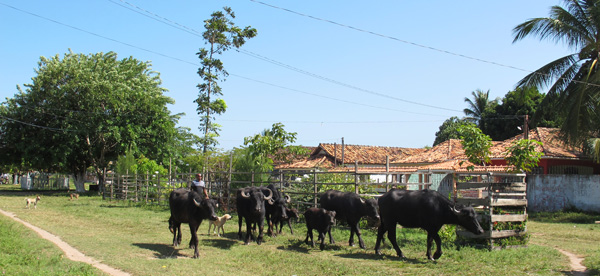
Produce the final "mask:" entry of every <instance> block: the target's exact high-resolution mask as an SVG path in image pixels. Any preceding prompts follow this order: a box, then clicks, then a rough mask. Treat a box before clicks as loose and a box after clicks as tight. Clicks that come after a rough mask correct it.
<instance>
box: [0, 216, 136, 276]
mask: <svg viewBox="0 0 600 276" xmlns="http://www.w3.org/2000/svg"><path fill="white" fill-rule="evenodd" d="M0 213H2V214H3V215H5V216H7V217H10V218H12V219H13V220H15V221H17V222H20V223H22V224H23V225H25V226H27V227H29V228H30V229H32V230H33V231H35V232H36V233H38V234H39V235H40V236H41V237H42V238H44V239H47V240H49V241H51V242H53V243H54V244H56V245H57V246H58V247H59V248H60V249H61V250H62V251H64V252H65V255H66V256H67V258H69V259H71V260H73V261H76V262H84V263H88V264H91V265H92V266H94V267H96V268H98V269H100V270H102V271H104V272H106V273H108V274H110V275H114V276H127V275H130V274H129V273H127V272H124V271H121V270H118V269H115V268H112V267H110V266H108V265H105V264H103V263H100V262H99V261H97V260H95V259H93V258H91V257H88V256H85V255H84V254H83V253H81V252H80V251H79V250H77V249H75V248H74V247H72V246H70V245H69V244H67V243H66V242H64V241H63V240H61V239H60V237H58V236H55V235H53V234H51V233H49V232H48V231H46V230H44V229H41V228H39V227H36V226H34V225H32V224H30V223H28V222H26V221H23V220H21V219H19V218H17V216H16V215H15V214H13V213H10V212H6V211H4V210H2V209H0Z"/></svg>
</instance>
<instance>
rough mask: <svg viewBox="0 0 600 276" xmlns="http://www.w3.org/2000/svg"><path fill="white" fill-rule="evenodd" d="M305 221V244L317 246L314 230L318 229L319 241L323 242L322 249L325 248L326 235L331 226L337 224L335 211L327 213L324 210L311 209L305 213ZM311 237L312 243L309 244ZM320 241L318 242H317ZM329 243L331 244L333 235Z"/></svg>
mask: <svg viewBox="0 0 600 276" xmlns="http://www.w3.org/2000/svg"><path fill="white" fill-rule="evenodd" d="M304 219H306V228H307V232H306V240H304V242H305V243H306V244H308V245H311V246H313V247H314V246H315V241H314V239H313V233H312V230H313V229H317V231H318V232H319V240H320V241H321V247H320V249H321V250H323V248H325V234H326V233H327V232H329V229H330V228H331V225H333V223H334V222H335V211H327V210H325V209H323V208H309V209H308V210H306V212H304ZM309 237H310V241H311V243H308V238H309ZM317 241H318V240H317ZM329 242H330V243H331V234H330V236H329Z"/></svg>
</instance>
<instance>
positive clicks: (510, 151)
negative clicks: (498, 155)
mask: <svg viewBox="0 0 600 276" xmlns="http://www.w3.org/2000/svg"><path fill="white" fill-rule="evenodd" d="M536 146H542V142H540V141H536V140H533V139H531V140H527V139H519V140H516V141H514V142H513V143H512V144H511V145H510V146H509V147H507V148H506V158H505V159H506V161H507V162H508V165H510V166H513V167H514V168H515V170H517V171H525V172H530V171H531V169H532V168H535V167H537V165H538V162H539V161H540V158H542V156H543V155H544V153H543V152H540V151H536Z"/></svg>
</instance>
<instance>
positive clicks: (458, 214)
mask: <svg viewBox="0 0 600 276" xmlns="http://www.w3.org/2000/svg"><path fill="white" fill-rule="evenodd" d="M289 202H290V197H289V196H287V195H283V194H282V193H281V192H280V191H279V190H278V189H277V188H276V187H275V186H274V185H269V186H266V187H246V188H241V189H238V191H237V194H236V207H237V212H238V217H239V231H238V238H239V239H243V241H244V243H245V244H249V243H250V240H251V239H252V240H254V241H256V243H258V244H261V243H262V241H263V231H264V222H265V220H266V222H267V227H268V229H267V234H268V235H276V233H277V227H278V226H279V233H281V228H282V227H283V223H284V222H286V221H287V223H288V225H289V227H290V230H291V231H292V234H293V230H292V227H291V224H290V219H291V218H296V219H297V218H298V211H297V210H296V209H293V208H288V207H287V205H288V203H289ZM320 205H321V208H309V209H307V210H306V211H305V212H304V218H305V221H306V227H307V230H308V231H307V234H306V240H305V242H306V243H307V244H309V245H312V246H314V239H313V233H312V232H313V231H312V230H313V229H316V230H317V232H318V233H319V236H318V239H317V241H320V242H321V245H320V248H321V250H323V248H324V244H325V236H326V235H327V234H328V235H329V242H330V243H331V244H333V243H334V240H333V238H332V237H331V226H332V225H333V224H334V222H335V219H337V220H344V221H346V222H347V223H348V225H349V226H350V239H349V241H348V242H349V245H350V246H353V245H354V235H355V234H356V237H357V238H358V243H359V246H360V247H361V248H363V249H365V244H364V242H363V240H362V237H361V234H360V229H359V221H360V219H361V218H362V217H370V218H372V219H375V220H379V222H380V224H379V228H378V232H377V242H376V245H375V253H376V254H381V252H380V250H379V247H380V244H381V242H382V240H383V238H384V236H383V235H384V234H385V233H386V232H387V236H388V239H389V240H390V242H391V243H392V245H393V247H394V249H395V250H396V253H397V254H398V256H399V257H400V258H405V257H404V254H402V251H401V250H400V247H398V243H397V241H396V225H397V224H400V225H402V226H403V227H406V228H422V229H424V230H425V231H427V258H428V259H430V260H435V259H438V258H439V257H440V256H441V255H442V250H441V239H440V236H439V235H438V231H439V230H440V228H441V227H442V226H443V225H444V224H455V225H460V226H462V227H464V228H465V229H467V230H468V231H470V232H472V233H474V234H482V233H483V229H482V228H481V226H480V225H479V222H478V219H477V213H476V212H475V210H474V209H473V208H472V207H459V206H456V205H455V204H454V203H453V202H452V201H450V200H449V199H448V198H447V197H444V196H442V195H441V194H439V193H438V192H436V191H433V190H419V191H409V190H401V189H391V190H390V191H388V192H386V193H385V194H383V195H382V196H380V197H379V198H378V199H377V200H375V199H363V198H361V197H360V196H358V195H357V194H355V193H349V192H340V191H336V190H329V191H327V192H325V193H324V194H323V195H322V196H321V198H320ZM169 206H170V209H171V217H170V218H169V229H170V230H171V232H172V233H173V246H178V245H179V244H180V243H181V224H182V223H187V224H189V226H190V233H191V236H192V237H191V240H190V244H189V246H190V248H194V258H198V256H199V252H198V236H197V231H198V227H199V226H200V223H201V222H202V220H205V219H208V220H216V219H217V216H216V208H217V202H216V200H214V199H208V198H204V197H203V196H201V195H200V194H199V193H197V192H195V191H190V190H188V189H185V188H180V189H176V190H174V191H173V192H171V194H170V196H169ZM244 220H245V222H246V235H245V237H244V236H243V234H242V224H243V221H244ZM257 227H258V229H256V228H257ZM253 232H257V234H258V236H256V237H254V234H253ZM309 240H310V242H309ZM433 241H435V243H436V246H437V248H436V251H435V253H434V254H433V255H432V254H431V246H432V242H433Z"/></svg>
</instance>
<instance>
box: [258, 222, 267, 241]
mask: <svg viewBox="0 0 600 276" xmlns="http://www.w3.org/2000/svg"><path fill="white" fill-rule="evenodd" d="M264 230H265V226H264V220H261V221H260V222H259V223H258V237H257V238H256V243H257V244H261V243H262V241H263V231H264Z"/></svg>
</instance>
